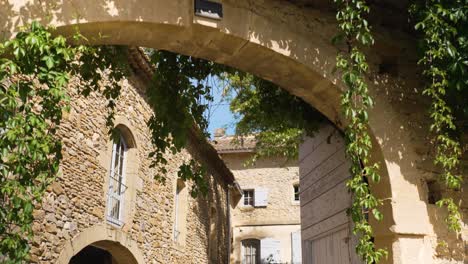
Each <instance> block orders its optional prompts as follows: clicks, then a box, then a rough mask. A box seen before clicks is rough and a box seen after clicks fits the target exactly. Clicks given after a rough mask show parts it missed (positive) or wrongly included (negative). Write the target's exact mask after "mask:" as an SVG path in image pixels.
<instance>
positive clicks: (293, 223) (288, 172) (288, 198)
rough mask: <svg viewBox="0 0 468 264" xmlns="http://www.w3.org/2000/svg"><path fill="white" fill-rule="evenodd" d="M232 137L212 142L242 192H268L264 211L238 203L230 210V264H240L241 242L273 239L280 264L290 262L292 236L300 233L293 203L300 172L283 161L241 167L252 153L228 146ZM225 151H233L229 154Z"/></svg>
mask: <svg viewBox="0 0 468 264" xmlns="http://www.w3.org/2000/svg"><path fill="white" fill-rule="evenodd" d="M231 139H232V137H223V138H215V141H219V142H222V143H221V144H220V146H218V145H215V146H216V148H217V149H218V148H221V149H222V152H221V153H222V154H221V155H222V158H223V160H224V161H225V162H226V165H227V166H228V167H229V168H230V169H231V170H232V172H233V174H234V175H235V178H236V180H237V182H238V183H239V185H240V187H241V188H242V189H255V188H265V189H267V190H268V205H267V206H266V207H252V206H244V205H243V202H244V201H243V199H241V200H240V201H239V203H238V205H237V207H236V208H234V209H233V210H232V228H233V244H232V249H231V263H236V264H239V263H241V261H242V259H241V241H242V240H244V239H259V240H261V239H265V238H272V239H275V240H278V241H280V256H281V263H290V262H291V233H292V232H296V231H299V230H300V215H299V213H300V210H299V208H300V207H299V202H297V201H294V188H293V185H294V184H298V183H299V168H298V166H297V163H295V162H286V161H285V160H284V159H282V158H268V159H260V160H258V161H257V162H256V164H255V165H254V166H249V167H245V166H244V163H245V161H246V160H248V159H249V158H250V157H251V155H252V153H251V152H249V148H244V149H243V150H241V149H239V148H236V147H234V146H232V144H230V140H231ZM227 150H235V151H234V152H229V151H227Z"/></svg>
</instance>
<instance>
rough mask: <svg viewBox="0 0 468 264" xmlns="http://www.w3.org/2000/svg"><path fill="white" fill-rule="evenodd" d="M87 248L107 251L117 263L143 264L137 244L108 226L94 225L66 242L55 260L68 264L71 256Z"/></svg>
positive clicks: (124, 234)
mask: <svg viewBox="0 0 468 264" xmlns="http://www.w3.org/2000/svg"><path fill="white" fill-rule="evenodd" d="M87 246H95V247H97V248H101V249H104V250H106V251H108V252H109V253H110V254H111V255H112V256H113V257H114V258H115V259H117V260H118V261H119V263H128V264H143V263H145V261H144V257H143V254H142V252H141V251H140V249H139V248H138V246H137V242H136V241H134V240H132V239H131V238H129V236H128V235H127V234H126V233H124V232H122V231H120V230H118V229H115V228H113V227H110V226H109V225H96V226H93V227H90V228H87V229H85V230H83V231H81V232H80V233H79V234H78V235H77V236H76V237H74V238H72V239H70V240H67V241H66V242H65V246H64V248H63V249H62V251H61V252H60V255H59V258H58V260H57V263H58V264H68V263H69V262H70V260H71V258H72V257H73V256H75V255H76V254H78V253H79V252H80V251H81V250H83V249H84V248H85V247H87Z"/></svg>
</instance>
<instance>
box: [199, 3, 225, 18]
mask: <svg viewBox="0 0 468 264" xmlns="http://www.w3.org/2000/svg"><path fill="white" fill-rule="evenodd" d="M195 15H197V16H201V17H207V18H212V19H218V20H220V19H221V18H223V5H222V4H221V3H217V2H213V1H208V0H195Z"/></svg>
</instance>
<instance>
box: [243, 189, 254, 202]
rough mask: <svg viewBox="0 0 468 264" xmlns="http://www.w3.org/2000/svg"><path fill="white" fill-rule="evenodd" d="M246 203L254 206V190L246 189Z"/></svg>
mask: <svg viewBox="0 0 468 264" xmlns="http://www.w3.org/2000/svg"><path fill="white" fill-rule="evenodd" d="M244 205H250V206H254V190H244Z"/></svg>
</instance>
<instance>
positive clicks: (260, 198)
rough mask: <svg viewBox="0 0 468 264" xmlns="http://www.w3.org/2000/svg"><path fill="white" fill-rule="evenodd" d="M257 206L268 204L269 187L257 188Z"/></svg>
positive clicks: (255, 196)
mask: <svg viewBox="0 0 468 264" xmlns="http://www.w3.org/2000/svg"><path fill="white" fill-rule="evenodd" d="M254 198H255V206H260V207H261V206H267V205H268V189H266V188H255V195H254Z"/></svg>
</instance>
